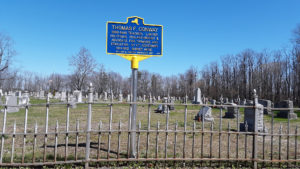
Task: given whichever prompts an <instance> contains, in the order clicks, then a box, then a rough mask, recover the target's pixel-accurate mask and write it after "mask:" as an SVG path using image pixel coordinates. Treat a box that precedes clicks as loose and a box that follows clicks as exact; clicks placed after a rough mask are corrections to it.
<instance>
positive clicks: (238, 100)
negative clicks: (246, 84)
mask: <svg viewBox="0 0 300 169" xmlns="http://www.w3.org/2000/svg"><path fill="white" fill-rule="evenodd" d="M236 102H237V104H241V99H240V96H238V98H237V99H236Z"/></svg>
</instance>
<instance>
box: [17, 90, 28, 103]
mask: <svg viewBox="0 0 300 169" xmlns="http://www.w3.org/2000/svg"><path fill="white" fill-rule="evenodd" d="M29 101H30V99H29V93H28V92H27V91H25V92H24V93H23V96H21V97H19V105H21V106H22V105H26V103H29Z"/></svg>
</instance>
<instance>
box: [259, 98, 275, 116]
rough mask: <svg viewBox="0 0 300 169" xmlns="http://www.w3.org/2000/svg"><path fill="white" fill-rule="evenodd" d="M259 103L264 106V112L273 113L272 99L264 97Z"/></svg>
mask: <svg viewBox="0 0 300 169" xmlns="http://www.w3.org/2000/svg"><path fill="white" fill-rule="evenodd" d="M258 103H259V104H261V105H263V106H264V114H269V115H270V114H272V111H271V106H272V102H271V100H264V99H259V100H258Z"/></svg>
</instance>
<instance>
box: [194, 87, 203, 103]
mask: <svg viewBox="0 0 300 169" xmlns="http://www.w3.org/2000/svg"><path fill="white" fill-rule="evenodd" d="M194 104H203V102H202V99H201V90H200V88H197V89H196V92H195V101H194Z"/></svg>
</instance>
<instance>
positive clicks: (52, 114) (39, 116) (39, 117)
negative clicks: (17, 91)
mask: <svg viewBox="0 0 300 169" xmlns="http://www.w3.org/2000/svg"><path fill="white" fill-rule="evenodd" d="M51 102H52V103H55V102H59V101H58V100H51ZM41 103H46V101H45V100H39V99H33V98H32V99H31V104H41ZM156 108H157V106H154V105H152V106H151V129H152V130H156V126H157V122H158V121H159V122H160V129H165V128H166V114H160V113H154V109H156ZM184 109H185V106H175V110H173V111H170V114H169V129H170V130H174V127H175V123H176V122H177V123H178V130H183V128H184ZM87 110H88V105H87V104H78V105H77V108H75V109H70V131H75V128H76V121H77V120H78V121H79V123H80V130H82V131H84V130H85V127H86V118H87ZM112 110H113V114H112V116H113V118H112V129H114V130H118V124H119V121H120V122H121V130H127V129H128V118H129V105H128V104H126V103H124V104H114V105H113V107H112ZM199 110H200V106H198V105H192V106H188V111H187V130H192V129H193V123H194V122H195V120H194V117H195V115H196V114H197V112H198V111H199ZM137 112H138V113H137V121H140V122H141V129H142V130H146V129H147V122H148V105H139V106H138V108H137ZM239 112H240V119H239V122H240V123H241V122H243V118H244V115H243V114H244V108H240V111H239ZM66 113H67V107H66V105H51V106H50V108H49V132H54V131H55V124H56V121H58V124H59V131H61V132H62V131H65V129H66ZM276 113H277V112H274V114H276ZM296 113H297V114H298V115H300V112H296ZM212 114H213V117H214V123H213V128H212V130H213V131H218V130H219V121H220V118H219V117H220V109H218V108H214V109H213V112H212ZM224 114H225V110H224V109H223V111H222V116H224ZM109 115H110V106H109V104H93V105H92V129H94V130H97V129H98V128H99V121H100V120H101V121H102V124H103V125H102V129H104V130H105V129H108V127H109ZM45 116H46V106H30V107H29V110H28V130H27V132H28V133H33V131H34V125H35V123H37V124H38V132H44V131H45ZM24 117H25V108H21V109H20V111H19V112H17V113H8V114H7V127H6V132H7V133H12V132H13V124H14V121H16V126H17V128H16V133H23V132H24V131H23V130H24ZM299 121H300V119H296V120H291V121H290V133H295V128H296V125H297V124H299ZM264 122H265V126H266V128H267V129H268V133H270V132H271V116H269V115H265V116H264ZM287 122H288V120H287V119H284V118H274V133H278V132H279V126H280V124H281V125H282V127H283V128H282V133H286V132H287ZM2 124H3V113H1V114H0V128H1V129H2ZM195 124H196V130H199V129H201V126H202V124H201V122H197V121H196V122H195ZM228 124H229V125H230V129H229V130H230V131H236V130H237V119H236V118H235V119H225V118H223V119H222V126H221V128H222V130H223V131H228ZM205 130H206V131H210V130H211V123H205ZM149 136H150V145H149V146H150V147H149V157H154V156H155V148H156V147H155V146H156V133H155V132H152V133H150V135H149ZM75 138H76V137H75V134H70V135H69V159H74V158H75V157H74V151H75V145H74V143H75ZM120 138H121V148H120V152H121V157H124V158H125V157H126V155H127V139H128V135H127V133H126V132H125V133H122V134H121V136H120ZM165 138H166V134H165V133H160V134H159V139H158V146H159V152H158V153H159V154H158V156H159V157H164V149H165V147H164V146H165ZM183 138H184V135H183V133H182V132H181V133H178V134H177V145H176V147H175V148H176V153H175V155H176V157H182V156H183V154H182V150H183ZM186 138H187V142H186V156H187V157H191V154H192V140H193V135H192V134H191V133H187V135H186ZM210 138H212V149H213V150H212V156H213V157H218V147H219V134H218V133H215V134H213V135H212V137H211V135H210V133H206V134H205V135H204V145H203V147H204V157H209V156H210V144H209V143H210ZM220 138H221V151H222V153H221V155H222V157H227V154H228V152H227V146H228V135H227V134H223V135H222V136H221V137H220ZM54 139H55V137H54V135H49V136H48V148H47V154H48V158H47V160H48V161H52V160H53V157H54V156H53V151H54ZM117 139H118V135H117V133H112V135H111V150H112V152H111V153H110V157H111V158H116V151H117V142H118V140H117ZM37 140H38V147H37V149H36V161H41V160H42V155H43V144H44V136H43V135H38V136H37ZM174 140H175V135H174V133H169V134H168V146H167V156H168V157H173V156H174V151H173V150H174ZM297 140H299V137H297ZM91 141H92V144H91V145H92V150H91V158H94V159H95V158H96V156H97V141H98V133H92V138H91ZM107 141H108V134H107V133H102V135H101V152H100V155H101V157H102V158H106V156H107V146H108V143H107ZM146 141H147V140H146V133H145V132H142V133H141V134H140V151H139V153H140V154H139V156H140V157H145V153H146ZM238 141H239V153H238V154H239V156H240V157H241V158H243V157H244V156H245V135H244V134H240V135H239V138H238ZM229 142H230V152H229V153H230V157H232V158H234V157H235V154H236V143H237V136H236V135H235V134H231V136H230V137H229ZM247 142H248V145H247V146H248V148H247V151H246V153H247V155H248V157H251V150H252V149H251V145H252V136H248V137H247ZM262 142H263V137H262V136H259V137H258V146H259V147H262ZM265 142H266V145H265V150H264V152H265V155H266V158H269V157H270V152H271V147H270V145H271V137H270V136H266V137H265ZM11 143H12V137H11V136H5V151H4V155H5V158H4V162H9V161H10V155H11V153H10V151H11ZM64 143H65V135H59V136H58V144H59V146H58V160H63V159H64V158H63V157H64V149H65V145H64ZM79 143H81V144H80V146H79V152H80V153H79V156H78V157H79V159H84V156H85V154H84V152H85V151H84V148H85V134H79ZM273 144H274V147H273V148H274V154H273V155H274V158H275V159H276V158H278V149H279V139H278V137H277V136H276V137H274V139H273ZM281 144H282V145H281V148H282V150H281V151H282V154H281V157H282V159H286V156H287V155H286V150H287V146H286V145H287V137H286V136H283V137H282V140H281ZM22 146H23V136H22V135H17V136H16V138H15V151H14V154H15V155H14V160H15V162H20V160H21V154H22ZM201 146H202V145H201V134H200V133H196V134H195V148H194V153H195V157H200V154H201V153H200V152H201ZM289 146H290V149H289V151H290V154H291V156H292V155H293V154H294V147H295V137H294V136H291V137H290V144H289ZM32 147H33V135H28V136H27V138H26V153H25V154H26V155H25V161H31V158H32ZM262 152H263V151H262V148H258V156H259V157H260V158H261V157H262ZM299 155H300V154H299V153H297V157H298V156H299Z"/></svg>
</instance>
